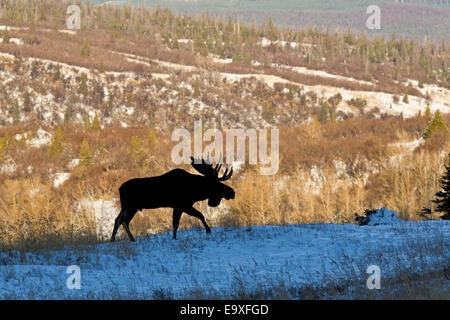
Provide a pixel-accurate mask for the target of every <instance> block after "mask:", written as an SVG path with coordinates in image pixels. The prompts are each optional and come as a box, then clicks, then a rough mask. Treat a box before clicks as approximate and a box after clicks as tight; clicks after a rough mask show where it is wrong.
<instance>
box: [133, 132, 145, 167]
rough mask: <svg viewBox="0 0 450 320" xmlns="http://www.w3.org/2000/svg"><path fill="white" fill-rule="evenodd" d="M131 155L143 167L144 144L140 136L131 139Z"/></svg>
mask: <svg viewBox="0 0 450 320" xmlns="http://www.w3.org/2000/svg"><path fill="white" fill-rule="evenodd" d="M130 144H131V146H130V154H131V156H132V157H133V158H134V160H135V161H136V163H137V164H139V165H141V164H142V162H143V161H144V158H145V151H144V143H143V142H142V140H141V139H139V137H138V136H132V137H131V143H130Z"/></svg>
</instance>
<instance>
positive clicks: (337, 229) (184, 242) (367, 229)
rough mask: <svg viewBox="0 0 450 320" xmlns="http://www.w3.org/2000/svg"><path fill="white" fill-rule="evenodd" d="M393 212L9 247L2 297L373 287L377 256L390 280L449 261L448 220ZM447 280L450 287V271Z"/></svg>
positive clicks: (2, 268)
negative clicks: (378, 218) (29, 248)
mask: <svg viewBox="0 0 450 320" xmlns="http://www.w3.org/2000/svg"><path fill="white" fill-rule="evenodd" d="M391 222H392V223H391V224H389V225H378V226H358V225H350V224H348V225H334V224H306V225H287V226H258V227H243V228H213V232H212V234H210V235H207V234H206V233H205V232H204V230H198V229H189V230H182V231H180V232H179V239H178V240H172V239H171V234H170V233H165V234H159V235H155V236H152V237H147V238H138V239H137V242H135V243H131V242H128V241H118V242H116V243H112V244H111V243H105V244H97V245H89V246H76V247H70V248H66V249H65V250H60V251H44V252H38V253H23V252H18V251H14V252H3V253H0V299H11V298H14V299H37V298H39V299H40V298H43V299H72V298H73V299H79V298H82V299H118V298H128V299H139V298H149V299H152V298H186V297H187V298H190V297H199V296H200V297H205V296H207V297H219V298H221V297H229V296H236V295H237V296H239V295H240V294H242V292H253V291H258V290H265V289H267V290H270V289H271V288H272V289H273V288H280V287H286V288H296V290H299V291H296V292H297V293H296V294H295V296H294V297H295V298H302V288H311V287H322V288H323V287H324V286H325V287H327V286H336V287H339V285H344V284H345V283H348V281H353V283H356V284H357V286H359V287H360V289H362V290H368V289H367V288H366V281H367V278H368V277H369V274H367V268H368V267H369V266H370V265H377V266H379V268H380V271H381V290H382V289H383V284H384V283H385V282H384V281H385V279H388V278H395V277H396V276H397V275H399V274H404V273H405V272H415V273H421V272H428V271H429V270H434V271H436V270H443V269H445V268H448V265H449V262H450V252H449V250H448V244H449V236H450V223H449V222H447V221H426V222H404V221H391ZM131 228H132V224H131ZM70 265H77V266H79V268H80V272H81V279H80V283H81V288H80V289H72V290H71V289H68V288H67V286H66V281H67V279H68V278H69V277H70V276H71V274H70V273H66V272H67V271H68V270H67V267H68V266H70ZM69 271H70V270H69ZM355 281H356V282H355ZM438 282H439V283H440V284H441V285H442V284H444V285H446V286H447V287H450V285H449V282H450V281H449V280H448V278H447V279H445V277H443V278H442V279H438ZM447 292H448V291H447ZM350 298H354V297H350Z"/></svg>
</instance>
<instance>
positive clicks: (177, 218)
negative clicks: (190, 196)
mask: <svg viewBox="0 0 450 320" xmlns="http://www.w3.org/2000/svg"><path fill="white" fill-rule="evenodd" d="M182 214H183V211H182V210H180V209H178V208H174V209H173V217H172V224H173V238H174V239H176V238H177V230H178V225H179V224H180V218H181V215H182Z"/></svg>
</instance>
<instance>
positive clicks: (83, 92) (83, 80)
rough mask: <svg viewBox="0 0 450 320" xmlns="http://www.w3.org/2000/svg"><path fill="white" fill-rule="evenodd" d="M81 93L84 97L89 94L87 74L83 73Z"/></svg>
mask: <svg viewBox="0 0 450 320" xmlns="http://www.w3.org/2000/svg"><path fill="white" fill-rule="evenodd" d="M80 92H81V93H82V94H84V95H86V94H87V92H88V87H87V74H86V73H84V72H83V73H82V74H81V82H80Z"/></svg>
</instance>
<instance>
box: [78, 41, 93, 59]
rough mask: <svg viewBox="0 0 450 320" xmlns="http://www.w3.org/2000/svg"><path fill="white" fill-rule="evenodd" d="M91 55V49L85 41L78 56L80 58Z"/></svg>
mask: <svg viewBox="0 0 450 320" xmlns="http://www.w3.org/2000/svg"><path fill="white" fill-rule="evenodd" d="M90 55H91V48H90V46H89V42H88V41H87V40H85V41H84V42H83V47H82V48H81V52H80V56H81V57H89V56H90Z"/></svg>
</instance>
